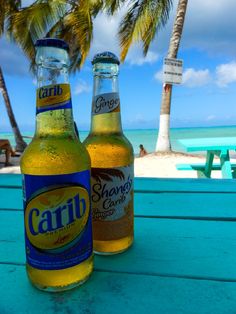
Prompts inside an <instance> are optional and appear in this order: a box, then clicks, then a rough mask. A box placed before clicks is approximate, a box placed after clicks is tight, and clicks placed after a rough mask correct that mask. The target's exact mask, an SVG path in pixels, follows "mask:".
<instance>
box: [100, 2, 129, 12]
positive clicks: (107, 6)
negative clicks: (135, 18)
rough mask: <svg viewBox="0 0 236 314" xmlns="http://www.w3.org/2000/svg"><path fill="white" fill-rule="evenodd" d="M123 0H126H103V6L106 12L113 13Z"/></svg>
mask: <svg viewBox="0 0 236 314" xmlns="http://www.w3.org/2000/svg"><path fill="white" fill-rule="evenodd" d="M125 2H127V0H104V8H105V9H106V10H107V13H108V14H114V12H116V11H118V10H119V9H120V8H121V5H122V4H123V3H125Z"/></svg>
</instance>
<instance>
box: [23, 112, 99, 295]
mask: <svg viewBox="0 0 236 314" xmlns="http://www.w3.org/2000/svg"><path fill="white" fill-rule="evenodd" d="M70 115H71V113H70V109H64V110H54V111H47V112H46V113H43V114H39V115H38V116H37V128H38V130H37V131H36V134H35V136H34V138H33V140H32V142H31V143H30V144H29V146H28V147H27V148H26V150H25V152H24V154H23V156H22V158H21V165H20V166H21V172H22V173H23V174H29V175H38V176H40V175H59V174H70V173H75V172H80V171H84V170H87V169H90V158H89V155H88V153H87V151H86V150H85V148H84V147H83V145H82V144H81V142H80V141H79V140H78V138H77V137H76V136H75V133H74V132H72V131H70V129H71V128H73V121H70V119H71V118H70ZM41 116H43V118H42V119H41ZM68 121H69V123H70V126H71V128H68V127H69V125H68ZM51 126H53V128H51ZM68 130H69V131H68ZM26 269H27V273H28V276H29V278H30V280H31V282H32V283H33V285H35V286H36V287H37V288H39V289H42V290H47V291H62V290H67V289H71V288H73V287H75V286H77V285H80V284H82V283H83V282H84V281H86V279H87V278H88V277H89V275H90V274H91V272H92V270H93V256H91V257H89V258H88V259H87V260H85V261H84V262H82V263H81V264H79V265H76V266H73V267H70V268H66V269H62V270H41V269H37V268H34V267H32V266H30V265H27V266H26Z"/></svg>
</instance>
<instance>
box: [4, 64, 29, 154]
mask: <svg viewBox="0 0 236 314" xmlns="http://www.w3.org/2000/svg"><path fill="white" fill-rule="evenodd" d="M0 90H1V91H2V95H3V99H4V102H5V105H6V109H7V114H8V117H9V120H10V123H11V127H12V130H13V133H14V136H15V141H16V150H17V151H18V152H23V151H24V149H25V148H26V146H27V144H26V143H25V141H24V140H23V137H22V135H21V133H20V130H19V128H18V125H17V123H16V119H15V116H14V113H13V110H12V107H11V103H10V98H9V95H8V92H7V88H6V84H5V80H4V77H3V73H2V69H1V66H0Z"/></svg>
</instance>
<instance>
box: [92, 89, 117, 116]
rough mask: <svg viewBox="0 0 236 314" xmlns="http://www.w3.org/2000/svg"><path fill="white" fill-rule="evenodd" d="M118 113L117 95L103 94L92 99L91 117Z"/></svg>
mask: <svg viewBox="0 0 236 314" xmlns="http://www.w3.org/2000/svg"><path fill="white" fill-rule="evenodd" d="M111 112H120V97H119V94H118V93H105V94H100V95H96V96H94V98H93V104H92V115H97V114H104V113H111Z"/></svg>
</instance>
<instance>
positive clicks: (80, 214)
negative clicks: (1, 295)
mask: <svg viewBox="0 0 236 314" xmlns="http://www.w3.org/2000/svg"><path fill="white" fill-rule="evenodd" d="M35 46H36V60H35V61H36V65H37V81H38V88H37V104H36V131H35V134H34V137H33V140H32V142H31V143H30V144H29V146H28V147H27V148H26V150H25V152H24V154H23V156H22V159H21V165H20V166H21V172H22V174H23V191H24V196H23V198H24V211H25V215H24V217H25V218H24V221H25V248H26V262H27V263H26V264H27V265H26V267H27V273H28V277H29V278H30V280H31V282H32V283H33V284H34V285H35V286H36V287H38V288H39V289H42V290H47V291H62V290H67V289H70V288H73V287H75V286H77V285H79V284H81V283H83V282H84V281H85V280H86V279H87V278H88V276H89V275H90V273H91V272H92V269H93V255H92V251H93V249H92V228H91V226H92V217H91V205H90V198H91V195H90V194H91V191H90V190H91V189H90V176H91V175H90V169H91V166H90V158H89V155H88V153H87V151H86V149H85V148H84V146H83V145H82V144H81V142H80V141H79V139H78V137H77V135H76V134H75V129H74V121H73V115H72V104H71V96H70V85H69V82H68V66H69V57H68V45H67V44H66V43H65V42H64V41H62V40H58V39H55V38H46V39H39V40H38V41H37V42H36V45H35Z"/></svg>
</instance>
